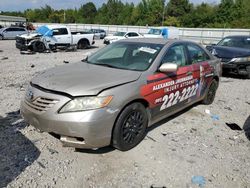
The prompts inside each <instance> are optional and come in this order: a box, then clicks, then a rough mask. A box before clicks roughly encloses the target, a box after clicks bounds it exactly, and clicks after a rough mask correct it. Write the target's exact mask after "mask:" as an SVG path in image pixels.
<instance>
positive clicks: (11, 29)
mask: <svg viewBox="0 0 250 188" xmlns="http://www.w3.org/2000/svg"><path fill="white" fill-rule="evenodd" d="M5 31H7V32H12V31H14V28H11V27H10V28H8V29H6V30H5Z"/></svg>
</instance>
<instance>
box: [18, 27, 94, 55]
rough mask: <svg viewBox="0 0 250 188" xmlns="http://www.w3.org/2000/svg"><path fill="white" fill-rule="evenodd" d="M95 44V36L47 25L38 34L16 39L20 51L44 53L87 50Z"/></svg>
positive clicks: (37, 30) (29, 34) (25, 35)
mask: <svg viewBox="0 0 250 188" xmlns="http://www.w3.org/2000/svg"><path fill="white" fill-rule="evenodd" d="M93 44H95V40H94V34H93V33H86V32H71V31H70V28H68V27H66V26H63V25H45V26H41V27H39V28H38V29H36V32H32V33H28V34H24V35H20V36H18V37H16V47H17V48H18V49H20V50H30V51H34V52H44V51H46V50H56V49H59V48H63V49H67V48H72V47H75V48H78V49H85V48H88V47H90V46H91V45H93Z"/></svg>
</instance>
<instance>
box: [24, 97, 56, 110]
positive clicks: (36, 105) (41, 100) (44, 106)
mask: <svg viewBox="0 0 250 188" xmlns="http://www.w3.org/2000/svg"><path fill="white" fill-rule="evenodd" d="M57 102H59V100H57V99H50V98H45V97H37V98H36V99H34V100H32V101H30V100H29V99H27V98H26V99H25V103H26V104H27V105H28V106H29V107H30V108H32V109H34V110H36V111H38V112H46V111H47V110H48V109H50V108H52V107H53V106H54V105H55V104H56V103H57Z"/></svg>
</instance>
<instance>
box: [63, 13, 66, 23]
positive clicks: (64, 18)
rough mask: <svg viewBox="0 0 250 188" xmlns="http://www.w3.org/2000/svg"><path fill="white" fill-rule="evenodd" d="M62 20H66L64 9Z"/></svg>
mask: <svg viewBox="0 0 250 188" xmlns="http://www.w3.org/2000/svg"><path fill="white" fill-rule="evenodd" d="M63 20H64V23H65V20H66V14H65V10H64V12H63Z"/></svg>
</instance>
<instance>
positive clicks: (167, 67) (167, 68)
mask: <svg viewBox="0 0 250 188" xmlns="http://www.w3.org/2000/svg"><path fill="white" fill-rule="evenodd" d="M177 70H178V65H177V64H176V63H168V62H167V63H163V64H162V65H161V66H160V68H159V71H161V72H164V73H169V72H176V71H177Z"/></svg>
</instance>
